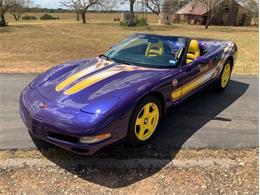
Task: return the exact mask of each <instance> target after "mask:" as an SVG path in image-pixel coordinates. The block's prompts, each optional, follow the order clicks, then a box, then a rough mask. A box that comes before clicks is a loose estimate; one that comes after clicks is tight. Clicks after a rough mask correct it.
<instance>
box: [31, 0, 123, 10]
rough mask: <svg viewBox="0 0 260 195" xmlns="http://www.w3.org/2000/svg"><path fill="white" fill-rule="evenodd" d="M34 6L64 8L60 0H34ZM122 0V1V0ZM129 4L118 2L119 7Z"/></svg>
mask: <svg viewBox="0 0 260 195" xmlns="http://www.w3.org/2000/svg"><path fill="white" fill-rule="evenodd" d="M32 1H33V6H36V5H39V6H40V7H41V8H64V7H62V5H61V4H60V0H32ZM120 2H121V1H120ZM126 7H128V6H127V5H120V3H118V4H117V9H126Z"/></svg>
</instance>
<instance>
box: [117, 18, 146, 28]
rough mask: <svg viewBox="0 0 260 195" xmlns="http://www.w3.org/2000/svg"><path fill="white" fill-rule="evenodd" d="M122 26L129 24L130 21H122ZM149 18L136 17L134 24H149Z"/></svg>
mask: <svg viewBox="0 0 260 195" xmlns="http://www.w3.org/2000/svg"><path fill="white" fill-rule="evenodd" d="M120 25H121V26H128V21H125V22H123V21H120ZM147 25H148V23H147V18H145V17H136V18H135V20H134V26H147Z"/></svg>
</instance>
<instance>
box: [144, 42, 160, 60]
mask: <svg viewBox="0 0 260 195" xmlns="http://www.w3.org/2000/svg"><path fill="white" fill-rule="evenodd" d="M163 53H164V47H163V43H162V41H159V42H158V43H151V42H149V44H148V46H147V49H146V52H145V56H147V57H153V56H160V55H162V54H163Z"/></svg>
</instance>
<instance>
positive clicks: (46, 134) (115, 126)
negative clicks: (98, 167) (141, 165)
mask: <svg viewBox="0 0 260 195" xmlns="http://www.w3.org/2000/svg"><path fill="white" fill-rule="evenodd" d="M41 102H44V103H45V102H46V99H45V98H44V97H42V96H41V94H40V93H39V92H38V91H37V90H32V89H31V88H30V87H27V88H26V89H25V90H24V91H23V92H22V94H21V96H20V115H21V118H22V119H23V121H24V123H25V125H26V127H27V129H28V131H29V133H30V134H31V135H32V136H35V137H37V138H38V139H42V140H44V141H46V142H49V143H51V144H54V145H56V146H58V147H61V148H64V149H66V150H70V151H72V152H75V153H78V154H80V155H92V154H94V153H95V152H97V151H98V150H100V149H101V148H104V147H106V146H108V145H110V144H113V143H115V142H117V141H119V140H121V139H123V138H124V137H125V136H126V133H127V126H126V125H125V124H127V123H126V122H125V120H122V119H123V118H124V117H122V118H121V120H119V119H115V120H112V121H113V122H110V123H109V124H104V118H103V117H104V116H98V115H93V114H87V113H82V112H80V111H78V110H73V109H71V108H64V107H59V106H57V105H53V104H52V103H48V105H49V106H48V108H46V109H39V108H38V107H37V106H36V104H40V103H41ZM64 113H66V114H64ZM101 121H103V122H101ZM97 126H98V127H99V129H96V127H97ZM107 132H109V133H111V134H112V137H111V138H109V139H107V140H104V141H102V142H99V143H96V144H82V143H80V142H79V138H80V137H81V136H89V135H96V134H100V133H107Z"/></svg>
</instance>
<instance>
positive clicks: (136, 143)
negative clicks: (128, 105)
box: [127, 96, 162, 146]
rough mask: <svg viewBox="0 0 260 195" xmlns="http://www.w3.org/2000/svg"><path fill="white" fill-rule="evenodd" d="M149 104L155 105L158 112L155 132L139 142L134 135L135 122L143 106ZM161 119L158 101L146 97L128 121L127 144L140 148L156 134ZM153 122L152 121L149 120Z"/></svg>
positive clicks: (160, 107) (153, 97)
mask: <svg viewBox="0 0 260 195" xmlns="http://www.w3.org/2000/svg"><path fill="white" fill-rule="evenodd" d="M149 103H153V104H156V106H157V108H158V111H159V117H158V122H157V125H155V126H156V127H155V130H153V133H152V134H151V136H150V137H149V138H147V139H145V140H140V139H138V137H137V135H136V120H137V117H138V116H139V114H140V112H141V111H142V110H143V108H144V106H145V105H147V104H149ZM161 118H162V104H161V102H160V101H159V99H158V98H157V97H155V96H147V97H145V98H144V99H143V100H142V101H141V102H140V103H139V104H138V105H137V106H136V108H135V109H134V111H133V113H132V116H131V119H130V123H129V130H128V136H127V140H128V143H129V144H130V145H132V146H141V145H144V144H146V143H148V142H149V141H150V140H151V139H152V138H153V136H154V135H155V133H156V130H157V128H158V126H159V124H160V121H161ZM151 120H154V119H151Z"/></svg>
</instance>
